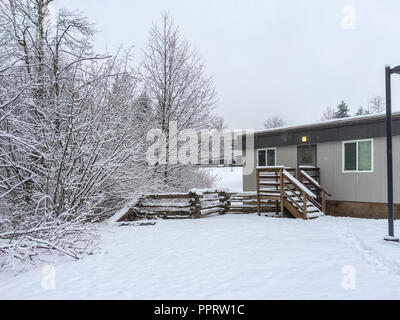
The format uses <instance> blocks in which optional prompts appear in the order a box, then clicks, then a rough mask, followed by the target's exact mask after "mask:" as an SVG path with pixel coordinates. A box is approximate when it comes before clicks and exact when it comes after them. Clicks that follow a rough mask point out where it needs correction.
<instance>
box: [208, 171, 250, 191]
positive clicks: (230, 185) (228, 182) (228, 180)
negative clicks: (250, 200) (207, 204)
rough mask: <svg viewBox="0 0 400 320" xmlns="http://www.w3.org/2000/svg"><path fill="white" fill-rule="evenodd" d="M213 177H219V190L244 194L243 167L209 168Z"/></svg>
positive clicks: (217, 185)
mask: <svg viewBox="0 0 400 320" xmlns="http://www.w3.org/2000/svg"><path fill="white" fill-rule="evenodd" d="M203 170H209V171H210V172H211V173H212V174H213V175H217V176H218V177H219V181H218V183H217V184H216V185H215V186H214V187H217V188H222V189H228V190H230V191H232V192H243V177H242V174H243V169H242V168H241V167H232V168H229V167H221V168H208V169H203Z"/></svg>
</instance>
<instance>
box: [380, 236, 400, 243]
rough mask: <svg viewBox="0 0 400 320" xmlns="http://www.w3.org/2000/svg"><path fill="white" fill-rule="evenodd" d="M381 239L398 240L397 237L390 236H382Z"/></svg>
mask: <svg viewBox="0 0 400 320" xmlns="http://www.w3.org/2000/svg"><path fill="white" fill-rule="evenodd" d="M383 240H385V241H392V242H399V238H397V237H392V236H384V237H383Z"/></svg>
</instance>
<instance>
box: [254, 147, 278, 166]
mask: <svg viewBox="0 0 400 320" xmlns="http://www.w3.org/2000/svg"><path fill="white" fill-rule="evenodd" d="M268 150H274V151H275V152H274V155H275V157H274V162H275V164H274V165H273V166H267V165H265V166H259V165H258V151H265V162H266V163H265V164H267V162H268V157H267V151H268ZM256 152H257V157H256V158H257V166H256V167H257V168H268V167H275V166H276V147H273V148H260V149H256Z"/></svg>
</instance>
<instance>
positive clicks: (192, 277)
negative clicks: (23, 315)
mask: <svg viewBox="0 0 400 320" xmlns="http://www.w3.org/2000/svg"><path fill="white" fill-rule="evenodd" d="M103 229H104V230H103V231H102V235H103V249H104V250H105V252H104V253H100V254H96V255H92V256H87V257H86V258H84V259H82V260H80V261H71V260H68V261H65V259H63V261H58V262H56V263H55V265H54V271H55V278H54V279H55V283H54V284H55V289H48V288H51V287H52V286H51V284H52V282H51V281H50V282H49V281H48V280H49V278H48V277H49V275H52V273H51V272H50V273H49V270H51V268H50V269H49V268H48V267H47V268H44V269H43V268H41V267H38V268H35V269H33V270H31V271H28V272H26V273H22V274H19V275H18V276H15V277H11V275H10V272H7V273H5V272H3V273H2V274H1V273H0V299H84V298H85V299H99V298H105V299H309V298H312V299H355V298H360V299H371V298H374V299H375V298H376V299H393V298H394V299H399V298H400V254H399V252H400V245H399V244H398V243H389V242H385V241H383V240H382V237H383V236H384V234H385V232H386V221H385V220H366V219H354V218H353V219H352V218H334V217H321V218H318V219H315V220H309V221H304V220H299V219H296V220H295V219H279V218H266V217H258V216H257V215H255V214H252V215H225V216H211V217H208V218H204V219H199V220H179V221H158V222H157V224H156V225H154V226H140V227H139V226H121V227H118V226H106V225H104V226H103ZM396 230H400V223H398V222H396ZM50 280H51V279H50ZM49 284H50V286H49ZM46 288H47V289H48V290H45V289H46Z"/></svg>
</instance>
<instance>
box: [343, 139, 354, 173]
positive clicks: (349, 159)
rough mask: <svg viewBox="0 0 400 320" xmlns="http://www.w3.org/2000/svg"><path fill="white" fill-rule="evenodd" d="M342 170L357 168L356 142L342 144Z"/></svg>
mask: <svg viewBox="0 0 400 320" xmlns="http://www.w3.org/2000/svg"><path fill="white" fill-rule="evenodd" d="M344 170H346V171H356V170H357V142H350V143H345V144H344Z"/></svg>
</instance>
